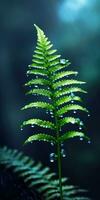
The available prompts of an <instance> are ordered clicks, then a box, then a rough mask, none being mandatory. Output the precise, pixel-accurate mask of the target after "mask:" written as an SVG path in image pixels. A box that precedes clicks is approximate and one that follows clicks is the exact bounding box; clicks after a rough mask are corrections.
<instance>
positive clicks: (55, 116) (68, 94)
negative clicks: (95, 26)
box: [21, 25, 89, 200]
mask: <svg viewBox="0 0 100 200" xmlns="http://www.w3.org/2000/svg"><path fill="white" fill-rule="evenodd" d="M35 27H36V30H37V37H38V39H37V46H36V49H35V51H34V55H33V59H32V64H31V65H29V69H28V71H27V75H28V76H30V77H31V76H33V78H31V80H30V81H28V82H27V83H26V84H25V86H30V87H33V88H31V89H30V90H29V91H28V92H27V94H32V95H38V96H40V95H42V96H43V99H42V101H41V100H40V101H39V100H35V101H34V102H31V103H29V104H28V105H25V106H24V107H23V108H22V110H26V109H29V108H30V109H33V108H34V109H36V108H39V109H45V111H46V113H47V114H48V112H49V114H50V116H51V120H45V119H38V118H32V119H28V120H27V121H24V122H23V124H22V125H21V129H23V127H24V126H27V125H31V126H32V127H33V126H34V125H37V126H40V127H42V128H44V129H45V130H47V129H50V131H53V134H52V133H50V132H49V134H47V133H45V132H44V130H43V132H42V131H41V133H35V131H34V133H33V135H32V136H30V137H29V138H28V139H27V140H26V141H25V144H26V143H29V142H33V141H36V140H38V141H45V142H51V143H53V144H54V145H56V154H55V155H54V154H52V155H51V156H53V157H55V159H57V161H58V174H59V188H60V198H61V200H62V199H63V191H62V181H61V178H62V175H61V158H62V156H63V155H62V154H63V152H62V151H61V143H63V142H64V141H66V140H68V139H70V138H74V137H80V138H81V139H83V138H85V139H87V140H89V138H88V137H87V136H86V135H85V134H84V132H83V131H81V129H82V127H83V126H84V124H83V121H81V120H80V118H77V117H76V116H75V115H74V114H75V113H76V111H77V110H80V111H85V112H87V113H88V110H87V109H86V108H85V107H83V106H81V105H80V104H79V103H81V102H82V99H81V98H80V97H79V96H77V95H75V93H77V92H81V93H86V91H84V90H83V89H81V88H80V87H77V85H81V84H84V83H85V82H82V81H78V80H76V79H75V78H73V79H72V78H70V77H71V76H72V75H74V76H75V75H77V72H76V71H71V70H67V68H68V66H69V65H70V62H69V61H68V60H65V59H61V56H60V55H57V54H56V51H57V50H53V49H52V46H53V45H52V44H51V42H50V41H49V40H48V38H47V37H46V36H45V35H44V32H43V31H42V30H41V29H40V28H39V27H38V26H36V25H35ZM76 102H77V103H76ZM73 112H74V113H73ZM69 113H71V114H69ZM49 114H48V115H49ZM66 114H67V115H66ZM68 114H69V115H68ZM62 115H64V116H62ZM73 115H74V116H73ZM69 123H71V124H72V125H73V124H75V125H76V128H75V130H73V127H72V130H67V131H66V132H65V133H62V127H63V126H64V125H66V124H69ZM77 126H79V129H80V130H77ZM53 157H52V161H53V159H54V158H53Z"/></svg>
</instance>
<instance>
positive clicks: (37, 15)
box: [0, 0, 100, 200]
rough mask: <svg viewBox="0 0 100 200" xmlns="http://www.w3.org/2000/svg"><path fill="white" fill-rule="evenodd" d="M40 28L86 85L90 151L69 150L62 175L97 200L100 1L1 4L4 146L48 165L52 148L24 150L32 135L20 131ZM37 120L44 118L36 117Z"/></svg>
mask: <svg viewBox="0 0 100 200" xmlns="http://www.w3.org/2000/svg"><path fill="white" fill-rule="evenodd" d="M34 23H35V24H37V25H38V26H40V27H41V28H42V29H43V30H44V32H45V33H46V35H47V36H48V37H49V39H50V40H51V41H52V42H53V44H54V47H55V48H57V49H58V51H59V53H60V54H61V55H62V57H63V58H66V59H69V60H70V61H71V63H72V65H71V66H72V68H70V69H74V68H75V70H78V71H79V79H80V80H83V81H86V82H87V85H86V89H87V90H88V94H87V95H86V96H85V98H84V104H85V105H86V106H87V107H88V109H89V110H90V113H91V117H90V118H89V119H88V118H84V119H85V124H86V132H87V134H88V135H89V136H90V137H91V141H92V142H91V145H88V144H87V143H86V142H79V141H78V140H74V141H69V142H67V143H66V144H65V149H66V153H67V157H66V159H64V160H63V175H64V176H67V177H69V178H70V183H72V184H76V185H79V186H80V187H83V188H86V189H89V195H90V196H92V197H93V199H94V200H96V199H98V200H99V190H100V156H99V155H100V133H99V125H100V124H99V123H100V122H99V115H100V103H99V96H100V90H99V84H100V76H99V75H100V1H99V0H96V1H95V0H91V1H90V0H87V1H86V0H70V1H69V0H50V1H47V0H42V1H41V0H40V1H39V0H37V1H35V0H30V1H26V0H15V1H14V0H13V1H11V0H10V1H7V0H4V1H0V110H1V112H0V124H1V125H0V126H1V131H0V145H2V146H3V145H8V146H9V147H13V148H18V149H19V150H24V152H25V153H27V154H29V155H31V156H32V157H33V158H34V159H35V160H40V161H42V162H43V163H44V164H45V165H49V166H50V167H51V168H52V170H54V171H57V170H56V164H50V162H49V154H50V152H52V151H53V149H52V148H53V147H51V146H50V145H48V144H44V143H41V144H38V143H35V144H34V145H28V146H26V147H23V146H22V144H23V142H24V140H25V139H26V138H27V136H29V135H31V134H32V130H31V129H25V130H24V131H23V132H21V131H20V124H21V122H22V121H23V120H24V119H26V117H27V116H26V114H25V113H24V112H22V111H20V108H21V107H22V106H23V105H25V103H26V102H27V101H28V100H29V99H28V100H27V98H30V97H25V95H24V94H25V88H24V87H23V85H24V83H25V82H26V81H27V79H26V71H27V66H28V64H30V63H31V60H32V53H33V50H34V48H35V45H36V31H35V29H34V27H33V24H34ZM37 114H38V115H39V116H40V115H43V113H37Z"/></svg>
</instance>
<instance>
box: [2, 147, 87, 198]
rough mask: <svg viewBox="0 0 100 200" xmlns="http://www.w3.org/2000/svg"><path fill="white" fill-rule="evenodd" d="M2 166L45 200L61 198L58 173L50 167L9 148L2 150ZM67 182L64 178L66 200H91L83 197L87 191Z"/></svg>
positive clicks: (64, 196)
mask: <svg viewBox="0 0 100 200" xmlns="http://www.w3.org/2000/svg"><path fill="white" fill-rule="evenodd" d="M0 164H2V165H3V166H5V167H6V168H11V169H12V170H13V172H14V173H17V175H18V176H20V177H22V179H23V180H24V182H25V183H27V185H28V187H30V188H32V187H33V186H34V187H35V188H36V190H37V192H39V193H40V194H41V196H43V199H44V200H49V199H51V200H55V199H57V197H59V196H60V192H59V180H57V179H56V173H52V172H51V171H50V168H49V167H44V166H43V165H42V164H41V163H40V162H39V163H36V162H35V161H34V160H32V159H30V158H29V157H28V156H25V155H24V154H23V153H22V152H18V150H12V149H8V148H7V147H3V148H0ZM67 180H68V178H62V186H63V187H62V188H63V199H64V200H66V199H68V200H77V199H79V200H80V199H82V200H83V199H84V200H89V198H87V197H82V195H83V196H84V192H85V190H79V189H78V188H77V187H76V186H73V185H68V184H67ZM37 186H38V187H37ZM76 194H77V195H76ZM80 194H81V197H80Z"/></svg>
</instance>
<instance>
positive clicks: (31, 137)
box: [25, 133, 56, 144]
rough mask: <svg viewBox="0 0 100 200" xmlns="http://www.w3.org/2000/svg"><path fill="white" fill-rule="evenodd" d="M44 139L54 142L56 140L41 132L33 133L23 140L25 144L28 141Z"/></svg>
mask: <svg viewBox="0 0 100 200" xmlns="http://www.w3.org/2000/svg"><path fill="white" fill-rule="evenodd" d="M36 140H37V141H44V142H53V143H55V142H56V139H55V138H54V137H53V136H51V135H46V134H43V133H39V134H35V135H32V136H30V137H29V138H28V139H27V140H26V141H25V144H26V143H29V142H33V141H36Z"/></svg>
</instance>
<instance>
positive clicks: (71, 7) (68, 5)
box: [59, 0, 87, 21]
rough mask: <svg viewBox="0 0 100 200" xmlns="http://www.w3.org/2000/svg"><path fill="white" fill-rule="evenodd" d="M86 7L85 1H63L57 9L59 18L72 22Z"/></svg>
mask: <svg viewBox="0 0 100 200" xmlns="http://www.w3.org/2000/svg"><path fill="white" fill-rule="evenodd" d="M86 5H87V0H65V1H64V2H63V3H62V5H60V7H59V15H60V18H61V19H62V20H63V21H74V20H75V19H76V18H77V16H78V13H79V11H80V10H81V9H83V8H84V6H86Z"/></svg>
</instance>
